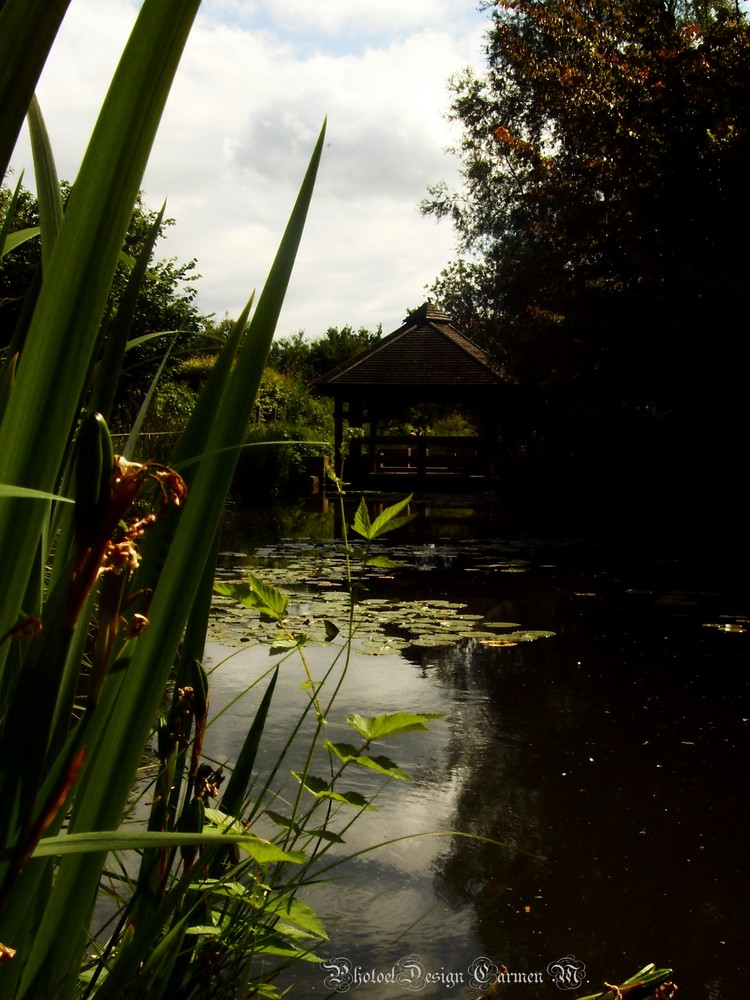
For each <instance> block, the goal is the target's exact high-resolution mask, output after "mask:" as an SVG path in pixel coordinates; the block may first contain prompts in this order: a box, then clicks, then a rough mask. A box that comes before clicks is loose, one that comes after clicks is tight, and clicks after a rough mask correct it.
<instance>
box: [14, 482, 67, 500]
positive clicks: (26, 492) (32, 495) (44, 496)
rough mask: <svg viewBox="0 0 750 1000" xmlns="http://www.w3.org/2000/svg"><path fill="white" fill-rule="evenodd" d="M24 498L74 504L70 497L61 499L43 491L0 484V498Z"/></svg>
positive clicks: (54, 494)
mask: <svg viewBox="0 0 750 1000" xmlns="http://www.w3.org/2000/svg"><path fill="white" fill-rule="evenodd" d="M2 497H24V498H25V499H27V500H59V501H60V503H74V502H75V501H73V500H72V499H71V498H70V497H61V496H58V495H57V494H56V493H45V492H44V490H30V489H27V488H26V487H24V486H8V485H7V483H0V498H2Z"/></svg>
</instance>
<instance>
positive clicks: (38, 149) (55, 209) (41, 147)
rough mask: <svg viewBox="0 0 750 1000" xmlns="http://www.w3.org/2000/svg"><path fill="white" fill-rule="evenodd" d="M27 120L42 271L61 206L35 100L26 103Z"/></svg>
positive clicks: (56, 177) (47, 141)
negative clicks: (37, 207) (34, 183)
mask: <svg viewBox="0 0 750 1000" xmlns="http://www.w3.org/2000/svg"><path fill="white" fill-rule="evenodd" d="M28 121H29V135H30V136H31V151H32V155H33V157H34V175H35V177H36V197H37V204H38V206H39V230H40V233H41V237H42V267H43V268H46V266H47V264H48V263H49V259H50V257H51V256H52V248H53V247H54V245H55V240H56V239H57V234H58V232H59V231H60V226H61V225H62V220H63V203H62V197H61V195H60V181H59V179H58V176H57V168H56V167H55V158H54V156H53V155H52V147H51V146H50V141H49V135H48V134H47V126H46V125H45V124H44V118H43V117H42V109H41V108H40V107H39V101H38V100H37V99H36V97H32V99H31V103H30V104H29V113H28Z"/></svg>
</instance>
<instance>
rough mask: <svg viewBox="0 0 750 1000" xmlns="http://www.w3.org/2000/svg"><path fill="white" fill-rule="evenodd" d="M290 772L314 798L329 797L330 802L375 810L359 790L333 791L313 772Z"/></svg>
mask: <svg viewBox="0 0 750 1000" xmlns="http://www.w3.org/2000/svg"><path fill="white" fill-rule="evenodd" d="M291 773H292V775H293V776H294V777H295V778H296V779H297V781H299V783H300V784H301V785H302V787H303V788H304V789H306V790H307V791H308V792H310V794H311V795H314V796H315V798H316V799H331V801H332V802H342V803H343V804H344V805H347V806H353V807H354V808H355V809H366V810H368V811H371V812H377V809H376V808H375V806H374V805H372V804H371V803H370V802H369V801H368V800H367V799H366V798H365V797H364V795H361V794H360V793H359V792H335V791H333V789H332V788H330V786H329V785H328V784H327V783H326V782H325V781H324V780H323V779H322V778H317V777H315V775H313V774H307V775H304V774H302V772H301V771H292V772H291Z"/></svg>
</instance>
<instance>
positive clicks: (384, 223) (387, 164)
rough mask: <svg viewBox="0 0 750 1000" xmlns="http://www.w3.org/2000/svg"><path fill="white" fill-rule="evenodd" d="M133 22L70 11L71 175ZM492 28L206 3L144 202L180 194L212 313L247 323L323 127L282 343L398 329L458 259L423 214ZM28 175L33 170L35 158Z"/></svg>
mask: <svg viewBox="0 0 750 1000" xmlns="http://www.w3.org/2000/svg"><path fill="white" fill-rule="evenodd" d="M134 16H135V8H134V5H133V3H131V2H128V0H79V2H78V3H74V4H72V5H71V9H70V14H69V16H68V19H67V23H66V24H65V25H64V27H63V29H62V31H61V34H60V36H59V39H58V45H57V46H56V49H55V51H54V53H53V56H52V57H51V59H50V61H49V64H48V66H47V68H46V70H45V74H44V77H43V80H42V84H41V86H40V99H41V102H42V107H43V111H44V114H45V117H46V119H47V124H48V128H49V131H50V134H51V138H52V142H53V146H54V149H55V154H56V158H57V161H58V169H59V171H60V173H61V175H62V176H64V177H67V178H71V179H72V178H73V176H74V175H75V172H76V171H77V169H78V165H79V163H80V160H81V157H82V155H83V150H84V146H85V141H86V138H87V135H88V133H89V132H90V129H91V127H92V125H93V122H94V119H95V115H96V111H97V109H98V107H99V105H100V103H101V101H102V99H103V97H104V93H105V90H106V86H107V84H108V82H109V79H110V78H111V75H112V73H113V71H114V68H115V65H116V61H117V58H118V56H119V53H120V51H121V50H122V47H123V46H124V43H125V40H126V38H127V35H128V33H129V29H130V26H131V24H132V22H133V19H134ZM484 26H485V22H484V19H483V18H482V17H481V16H480V15H478V14H477V13H476V11H475V10H474V6H473V0H469V2H467V3H462V4H460V5H459V4H457V3H456V2H449V0H437V2H433V3H430V4H429V5H428V3H427V2H426V0H417V2H416V3H412V4H410V5H404V4H401V3H398V4H397V3H396V2H395V0H383V2H381V3H380V4H377V5H375V4H363V3H359V2H355V0H346V2H344V0H325V2H321V3H318V4H309V3H302V2H301V0H285V2H284V3H283V4H281V3H280V2H279V0H263V2H261V0H258V2H247V0H207V3H206V5H205V9H204V11H203V13H202V14H201V15H200V16H199V18H198V20H197V22H196V25H195V28H194V30H193V33H192V35H191V38H190V40H189V42H188V46H187V48H186V52H185V55H184V58H183V62H182V65H181V67H180V71H179V73H178V77H177V80H176V81H175V85H174V88H173V91H172V93H171V95H170V98H169V102H168V105H167V109H166V112H165V116H164V120H163V124H162V128H161V130H160V133H159V136H158V138H157V142H156V145H155V148H154V152H153V155H152V157H151V161H150V163H149V167H148V170H147V173H146V177H145V180H144V189H145V192H146V200H147V203H148V204H149V205H151V206H153V207H156V206H158V205H160V204H161V202H162V200H163V199H164V198H165V197H166V198H167V202H168V204H167V211H168V214H169V215H171V216H173V217H174V218H175V219H176V222H177V224H176V226H174V227H173V228H172V229H171V230H170V232H169V237H168V240H167V241H166V243H165V244H162V245H161V247H160V252H161V253H162V255H164V256H176V257H178V258H179V259H181V260H187V259H191V258H193V257H196V258H197V259H198V271H199V272H200V273H201V274H202V275H203V279H202V280H201V282H200V285H199V288H200V292H199V306H200V308H201V309H203V310H204V311H207V312H208V311H213V312H216V313H217V314H219V315H223V314H224V312H229V313H230V314H231V315H236V313H237V312H238V311H239V309H240V308H241V307H242V305H244V302H245V300H246V298H247V296H248V294H249V292H250V291H251V289H252V288H253V287H255V286H257V287H259V286H260V284H261V283H262V281H263V280H264V277H265V273H266V271H267V269H268V267H269V266H270V263H271V261H272V259H273V255H274V253H275V250H276V246H277V243H278V239H279V238H280V235H281V232H282V230H283V226H284V224H285V222H286V218H287V216H288V213H289V211H290V209H291V206H292V204H293V201H294V198H295V196H296V192H297V188H298V185H299V182H300V180H301V178H302V175H303V173H304V170H305V168H306V165H307V161H308V158H309V156H310V153H311V151H312V147H313V145H314V142H315V139H316V137H317V134H318V131H319V129H320V126H321V124H322V121H323V119H324V117H325V116H326V115H327V116H328V131H327V138H326V148H325V151H324V156H323V161H322V164H321V170H320V175H319V180H318V184H317V187H316V192H315V196H314V199H313V205H312V208H311V213H310V218H309V223H308V226H307V229H306V232H305V235H304V237H303V244H302V247H301V250H300V254H299V256H298V260H297V266H296V269H295V274H294V276H293V279H292V285H291V286H290V289H289V293H288V297H287V304H286V306H285V309H284V313H283V315H282V319H281V322H280V326H279V332H281V333H284V332H292V331H294V330H296V329H299V328H304V329H306V330H307V331H308V332H309V333H319V332H322V331H323V330H325V329H326V327H327V326H329V325H332V324H334V325H341V324H343V323H347V322H349V323H352V324H354V325H360V324H363V325H367V326H375V325H376V324H377V323H378V322H381V321H382V322H383V324H384V327H385V329H386V331H388V330H390V329H392V328H394V327H395V326H397V325H398V324H399V323H400V322H401V320H402V319H403V312H404V309H405V308H406V307H407V306H413V305H417V304H418V303H419V302H420V301H421V300H422V299H423V298H424V285H425V284H426V283H428V282H430V281H431V280H432V279H433V278H434V277H435V276H436V274H437V273H438V271H439V270H440V269H441V268H442V267H443V266H444V265H445V264H446V263H447V261H448V259H449V258H450V256H451V253H452V246H453V237H452V233H451V232H450V230H449V228H448V227H447V226H442V227H438V226H436V224H435V223H434V222H433V221H432V220H430V219H424V218H422V217H420V215H419V213H418V211H417V206H418V204H419V201H420V199H421V198H422V197H423V196H424V194H425V192H426V188H427V185H428V184H429V183H432V182H434V181H437V180H440V179H442V178H445V177H450V176H451V175H452V174H453V172H454V169H455V164H454V162H453V161H452V159H451V158H450V157H448V156H446V154H445V153H444V151H443V150H444V147H445V146H446V145H447V144H448V142H449V131H448V126H447V123H446V122H445V119H444V113H445V111H446V109H447V106H448V102H449V96H448V91H447V81H448V78H449V76H450V75H451V74H452V73H454V72H456V71H458V70H460V69H461V68H462V67H463V66H464V65H466V64H467V63H469V62H473V63H474V64H480V63H481V34H482V32H483V30H484ZM331 39H334V43H333V44H332V43H331ZM342 39H343V40H344V41H345V44H344V42H342ZM15 163H16V166H19V165H21V164H23V165H26V166H28V165H29V164H30V157H29V156H28V152H27V148H26V144H25V143H22V144H21V146H20V147H19V150H18V152H17V155H16V159H15ZM27 176H28V174H27Z"/></svg>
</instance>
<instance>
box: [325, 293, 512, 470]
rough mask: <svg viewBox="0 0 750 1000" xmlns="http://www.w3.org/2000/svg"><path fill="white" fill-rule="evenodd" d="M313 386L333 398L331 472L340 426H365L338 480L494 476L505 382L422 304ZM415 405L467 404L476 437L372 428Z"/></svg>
mask: <svg viewBox="0 0 750 1000" xmlns="http://www.w3.org/2000/svg"><path fill="white" fill-rule="evenodd" d="M316 388H317V390H318V391H319V392H321V393H325V394H326V395H330V396H333V398H334V402H335V420H336V464H337V469H338V468H340V462H341V451H342V443H343V440H344V424H345V423H346V424H347V425H348V426H349V427H362V428H364V430H365V436H364V438H362V439H360V440H355V441H353V442H352V445H351V448H350V453H349V456H348V457H347V464H346V478H347V480H349V481H350V482H352V483H353V484H355V485H357V486H365V485H367V486H369V487H371V488H381V489H387V488H389V487H394V486H396V485H397V488H399V489H400V488H402V487H403V486H421V487H425V486H427V485H429V488H430V489H432V490H439V489H450V488H452V487H453V488H466V487H468V486H478V487H480V488H483V487H486V486H487V485H488V484H489V482H490V481H491V479H492V477H493V476H494V475H495V474H496V471H497V470H496V437H497V427H498V424H499V422H500V420H501V418H502V416H503V413H504V411H506V408H507V406H508V393H509V390H510V389H511V382H510V380H509V379H508V378H507V377H506V376H505V375H504V374H503V373H502V372H501V371H500V369H499V368H498V367H497V366H496V365H495V364H494V363H493V362H492V360H491V359H490V357H489V355H487V354H486V352H485V351H483V350H482V348H481V347H478V346H477V345H476V344H475V343H473V342H472V341H471V340H469V338H468V337H465V336H464V335H463V334H462V333H460V332H459V331H458V330H457V329H456V327H455V326H454V325H453V323H452V322H451V319H450V317H449V316H447V315H446V314H445V313H444V312H441V311H440V310H439V309H435V308H433V307H432V306H430V305H427V304H425V305H423V306H421V308H419V309H417V310H416V311H415V312H413V313H410V315H409V316H407V318H406V320H405V322H404V325H403V326H401V327H399V329H398V330H395V331H394V332H393V333H391V334H390V335H389V336H387V337H385V338H384V339H383V340H381V341H379V342H378V343H377V344H375V345H374V346H373V347H371V348H369V349H368V350H366V351H363V352H362V353H361V354H358V355H357V356H356V357H355V358H353V359H351V360H350V361H347V362H345V363H344V364H342V365H339V366H338V367H337V368H334V369H333V370H332V371H330V372H328V374H327V375H324V376H323V377H322V378H321V379H320V380H319V381H318V383H317V386H316ZM420 403H436V404H438V405H440V406H446V407H456V408H458V407H471V409H472V412H473V413H474V414H475V416H476V419H477V422H478V425H479V433H478V435H477V436H474V437H431V436H427V435H413V436H412V435H410V436H403V435H402V436H393V435H388V436H384V435H381V434H379V433H378V428H379V427H380V426H382V425H383V424H384V423H386V422H387V421H389V420H391V419H393V418H394V417H395V416H397V415H398V414H399V413H400V412H402V411H404V410H406V409H407V408H408V407H410V406H413V405H416V404H420Z"/></svg>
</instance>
